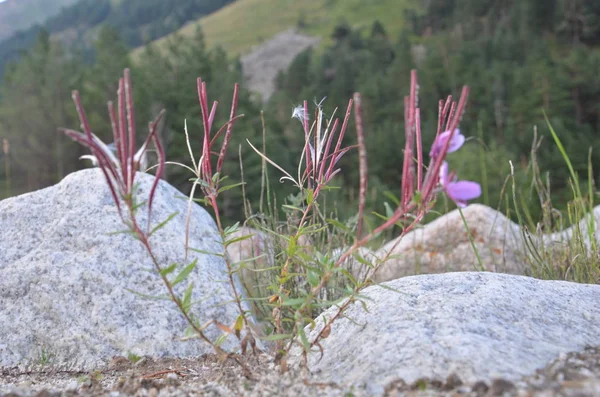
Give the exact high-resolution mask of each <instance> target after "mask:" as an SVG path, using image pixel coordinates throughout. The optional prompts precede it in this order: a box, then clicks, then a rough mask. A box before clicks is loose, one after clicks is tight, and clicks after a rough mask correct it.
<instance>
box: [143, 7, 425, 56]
mask: <svg viewBox="0 0 600 397" xmlns="http://www.w3.org/2000/svg"><path fill="white" fill-rule="evenodd" d="M417 5H418V2H417V1H415V0H303V1H297V0H238V1H236V2H235V3H232V4H230V5H228V6H226V7H223V8H221V9H220V10H218V11H217V12H214V13H212V14H210V15H207V16H205V17H202V18H200V19H198V20H196V21H195V22H193V23H189V24H187V25H186V26H184V27H183V28H181V29H179V30H178V31H177V33H179V34H181V35H183V36H190V35H192V34H193V33H194V32H195V30H196V28H197V27H198V26H200V27H201V28H202V30H203V32H204V34H205V37H206V42H207V44H208V45H209V46H214V45H217V44H218V45H220V46H222V47H223V48H224V49H225V51H227V52H228V53H230V54H233V55H237V54H243V53H246V52H248V51H249V50H250V49H251V48H252V47H253V46H255V45H257V44H260V43H262V42H263V41H265V40H268V39H270V38H272V37H273V36H275V35H276V34H278V33H280V32H283V31H286V30H288V29H290V28H294V27H295V28H299V29H300V31H301V32H302V33H305V34H308V35H312V36H318V37H321V38H326V37H328V36H329V35H330V34H331V32H332V31H333V28H334V26H335V25H336V24H338V23H339V22H340V21H342V20H345V21H347V22H348V23H350V24H351V25H352V26H353V27H365V28H370V26H371V24H372V23H373V22H374V21H375V20H379V21H380V22H382V23H383V25H384V26H386V28H388V29H389V31H388V33H389V35H390V37H392V38H394V39H395V38H396V37H397V35H398V33H399V32H400V30H401V29H402V28H403V22H404V19H405V18H404V13H405V11H406V10H407V9H415V8H416V7H417ZM168 37H169V36H165V37H163V38H161V39H159V40H156V41H154V43H156V44H157V45H158V46H160V45H163V44H164V43H165V41H166V40H167V39H168ZM323 42H324V43H326V42H327V41H326V40H325V41H323ZM142 49H143V47H141V48H138V49H136V50H135V51H134V55H136V54H139V52H140V51H142Z"/></svg>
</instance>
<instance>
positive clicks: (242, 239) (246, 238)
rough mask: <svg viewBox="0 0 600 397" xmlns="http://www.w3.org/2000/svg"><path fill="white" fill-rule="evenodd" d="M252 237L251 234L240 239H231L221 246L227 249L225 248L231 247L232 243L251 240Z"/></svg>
mask: <svg viewBox="0 0 600 397" xmlns="http://www.w3.org/2000/svg"><path fill="white" fill-rule="evenodd" d="M252 237H254V235H253V234H246V235H245V236H242V237H236V238H234V239H231V240H225V242H224V243H223V244H224V245H225V247H227V246H229V245H231V244H233V243H237V242H239V241H244V240H248V239H249V238H252Z"/></svg>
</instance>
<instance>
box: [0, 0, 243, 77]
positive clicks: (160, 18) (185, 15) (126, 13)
mask: <svg viewBox="0 0 600 397" xmlns="http://www.w3.org/2000/svg"><path fill="white" fill-rule="evenodd" d="M15 1H16V4H19V3H22V2H24V4H29V3H30V4H29V7H26V8H25V9H26V10H27V12H31V13H33V11H35V10H36V8H35V7H34V6H35V4H37V3H38V2H43V1H47V2H48V4H50V1H72V0H9V3H8V4H11V3H12V2H15ZM232 1H235V0H171V1H168V2H167V1H164V0H79V1H77V3H74V4H72V5H71V6H69V7H65V8H63V9H62V10H61V11H60V12H59V13H58V14H57V15H55V16H54V17H52V18H50V19H48V20H47V21H46V22H45V23H44V24H43V26H41V27H40V26H39V25H36V26H33V27H31V28H29V29H27V30H25V31H20V32H19V33H18V34H15V35H14V36H12V37H10V38H8V39H7V40H4V41H1V42H0V73H1V70H2V68H3V66H4V65H5V64H6V62H8V61H10V60H13V59H16V58H18V56H19V54H20V52H21V51H22V50H24V49H28V48H30V47H31V45H33V43H34V42H35V40H36V38H37V36H38V33H39V31H40V29H41V28H43V29H45V30H46V31H48V32H49V33H50V35H51V37H52V38H54V39H58V40H60V41H62V42H63V43H65V45H67V46H69V47H71V48H78V49H82V50H83V51H84V52H85V51H87V50H89V48H90V45H91V44H92V42H93V41H94V40H95V38H96V36H97V33H98V31H99V28H100V26H101V25H103V24H108V25H111V26H112V27H114V28H116V29H117V30H118V31H119V33H120V34H121V36H122V37H123V39H124V40H125V42H126V43H127V44H128V45H129V46H131V47H136V46H139V45H142V44H143V43H146V42H149V41H151V40H155V39H157V38H159V37H162V36H164V35H166V34H169V33H171V32H173V31H175V30H177V29H179V28H180V27H181V26H183V25H184V24H185V23H186V22H188V21H190V20H194V19H196V18H199V17H200V16H203V15H208V14H210V13H212V12H214V11H216V10H218V9H219V8H221V7H223V6H224V5H226V4H228V3H231V2H232ZM28 2H29V3H28ZM0 5H1V4H0ZM12 7H14V4H13V6H12ZM0 26H2V24H0Z"/></svg>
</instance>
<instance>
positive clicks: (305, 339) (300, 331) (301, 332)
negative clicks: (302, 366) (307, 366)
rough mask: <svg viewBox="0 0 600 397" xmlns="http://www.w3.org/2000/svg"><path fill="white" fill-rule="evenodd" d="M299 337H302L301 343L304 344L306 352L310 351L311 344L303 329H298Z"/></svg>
mask: <svg viewBox="0 0 600 397" xmlns="http://www.w3.org/2000/svg"><path fill="white" fill-rule="evenodd" d="M298 336H299V337H300V341H301V342H302V347H303V348H304V350H305V351H309V350H310V343H308V338H307V337H306V333H305V332H304V328H303V327H298Z"/></svg>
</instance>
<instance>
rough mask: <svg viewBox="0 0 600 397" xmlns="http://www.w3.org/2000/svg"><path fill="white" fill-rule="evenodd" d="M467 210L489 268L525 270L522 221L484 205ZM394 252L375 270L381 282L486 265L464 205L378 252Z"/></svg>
mask: <svg viewBox="0 0 600 397" xmlns="http://www.w3.org/2000/svg"><path fill="white" fill-rule="evenodd" d="M462 211H463V215H464V217H465V220H466V221H467V225H469V231H470V232H471V235H472V236H473V240H474V241H473V242H474V244H475V247H476V248H477V250H478V252H479V255H480V257H481V260H482V264H483V268H484V270H486V271H493V272H502V273H512V274H523V273H524V270H525V263H526V260H525V249H524V247H523V246H522V243H521V241H522V239H521V232H520V229H519V225H517V224H515V223H513V222H512V221H511V220H510V219H508V218H506V217H505V216H504V215H503V214H502V213H500V212H498V211H496V210H494V209H492V208H490V207H487V206H485V205H481V204H471V205H469V206H468V207H466V208H465V209H463V210H462ZM390 251H391V253H390ZM388 253H390V259H388V260H387V261H385V263H383V264H382V265H381V267H380V268H379V270H378V271H377V272H376V273H375V275H374V277H373V281H375V282H383V281H389V280H394V279H397V278H400V277H404V276H412V275H414V274H425V273H444V272H451V271H473V270H482V269H480V266H479V262H478V260H477V256H476V255H475V252H474V251H473V247H472V246H471V242H470V241H469V237H468V235H467V231H466V229H465V226H464V223H463V220H462V218H461V216H460V213H459V211H458V210H454V211H451V212H449V213H448V214H446V215H444V216H441V217H439V218H437V219H436V220H434V221H433V222H431V223H428V224H426V225H424V226H422V227H419V228H418V229H415V230H413V231H412V232H410V233H408V234H407V235H406V236H404V237H403V238H401V239H399V240H398V239H396V240H393V241H390V242H389V243H387V244H386V245H384V246H383V247H382V248H380V249H379V250H378V251H377V253H376V255H377V256H378V257H381V258H383V257H385V255H386V254H388Z"/></svg>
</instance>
